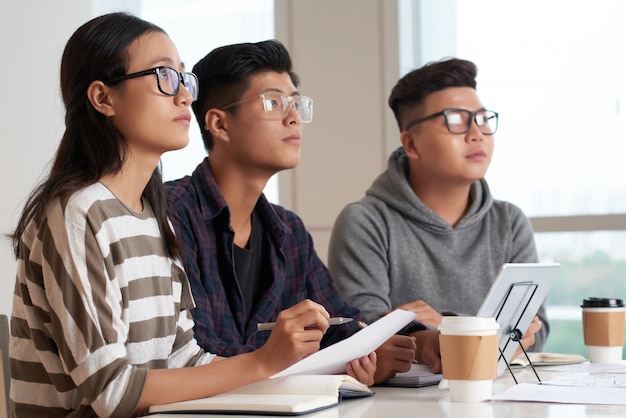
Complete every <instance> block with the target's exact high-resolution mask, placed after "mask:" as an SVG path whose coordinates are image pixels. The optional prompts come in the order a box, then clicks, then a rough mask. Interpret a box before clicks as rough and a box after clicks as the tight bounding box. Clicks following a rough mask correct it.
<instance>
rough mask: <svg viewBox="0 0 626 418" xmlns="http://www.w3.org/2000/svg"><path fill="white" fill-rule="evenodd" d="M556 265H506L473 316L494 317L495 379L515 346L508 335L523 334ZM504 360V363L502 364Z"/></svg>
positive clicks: (538, 306)
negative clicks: (497, 350)
mask: <svg viewBox="0 0 626 418" xmlns="http://www.w3.org/2000/svg"><path fill="white" fill-rule="evenodd" d="M560 266H561V265H560V264H559V263H506V264H504V265H503V266H502V268H501V269H500V272H499V273H498V276H497V277H496V280H495V281H494V282H493V284H492V285H491V289H490V290H489V292H488V293H487V296H486V297H485V300H484V302H483V304H482V306H481V307H480V309H479V310H478V314H477V315H476V316H481V317H494V318H496V321H497V322H498V324H499V325H500V329H499V330H498V334H499V335H500V337H499V344H500V350H501V351H502V353H503V354H504V357H502V356H501V357H500V360H499V362H498V375H500V374H502V373H503V372H504V371H505V370H506V368H507V367H506V362H510V361H511V359H512V358H513V355H514V354H515V350H516V349H517V348H518V347H519V344H518V343H517V342H515V341H513V340H511V339H510V333H511V331H513V330H515V329H518V330H519V331H520V332H521V334H522V335H524V333H526V331H527V330H528V327H529V326H530V323H531V322H532V320H533V318H534V317H535V315H536V314H537V311H538V310H539V308H540V307H541V304H542V303H543V301H544V300H545V298H546V295H547V294H548V290H549V289H550V287H551V286H552V282H553V281H554V278H555V276H556V274H557V272H558V269H559V268H560ZM505 359H506V360H505Z"/></svg>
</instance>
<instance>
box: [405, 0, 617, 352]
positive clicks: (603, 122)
mask: <svg viewBox="0 0 626 418" xmlns="http://www.w3.org/2000/svg"><path fill="white" fill-rule="evenodd" d="M400 5H401V16H403V20H404V21H403V23H405V25H403V27H404V28H403V29H401V40H402V43H403V44H402V51H403V61H402V63H401V64H402V65H401V68H402V71H403V72H406V71H408V70H410V69H412V68H415V67H418V66H421V65H423V64H424V63H426V62H429V61H433V60H439V59H441V58H443V57H446V56H457V57H460V58H466V59H469V60H471V61H473V62H475V63H476V64H477V65H478V68H479V75H478V93H479V95H480V97H481V99H482V101H483V103H484V104H485V106H486V107H488V108H490V109H493V110H496V111H498V112H499V113H500V126H499V128H498V134H497V135H496V151H495V155H494V159H493V162H492V164H491V167H490V169H489V172H488V174H487V180H488V182H489V185H490V187H491V190H492V192H493V194H494V196H495V197H496V198H497V199H503V200H508V201H510V202H513V203H515V204H516V205H518V206H520V207H521V208H522V209H523V210H524V211H525V212H526V214H527V215H528V216H529V217H530V218H531V221H532V222H533V225H534V226H535V230H536V231H537V234H536V239H537V246H538V250H539V255H540V259H541V260H542V261H557V262H560V263H561V264H562V266H563V267H562V268H561V272H560V277H559V278H558V280H557V282H556V283H555V285H554V286H553V288H552V289H551V292H550V294H549V296H548V303H549V312H548V313H549V316H550V318H551V323H552V334H551V337H550V339H549V340H548V344H547V345H546V347H545V350H546V351H559V352H579V353H581V354H586V350H585V348H584V346H583V343H582V332H581V324H580V308H579V305H580V302H581V301H582V298H583V297H587V296H610V297H618V298H626V281H625V280H624V278H625V277H626V275H625V274H626V271H625V268H626V232H625V230H626V221H625V219H626V184H625V183H624V182H623V181H622V178H623V175H622V167H623V162H622V159H623V155H624V154H626V134H625V132H626V130H625V128H626V72H625V71H626V66H625V64H626V29H624V28H626V3H623V2H622V1H619V0H597V1H593V2H588V1H571V0H552V1H548V2H546V1H541V0H529V1H525V2H503V1H497V0H473V1H471V2H467V1H456V0H440V1H437V2H425V1H422V2H416V1H401V3H400ZM407 16H408V17H407Z"/></svg>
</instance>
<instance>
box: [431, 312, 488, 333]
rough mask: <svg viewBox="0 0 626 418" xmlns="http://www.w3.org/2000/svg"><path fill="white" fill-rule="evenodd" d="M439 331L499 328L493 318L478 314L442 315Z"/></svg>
mask: <svg viewBox="0 0 626 418" xmlns="http://www.w3.org/2000/svg"><path fill="white" fill-rule="evenodd" d="M438 328H439V331H441V333H442V334H452V335H454V334H456V333H461V334H464V333H467V332H481V331H487V332H489V331H494V330H497V329H499V328H500V325H499V324H498V323H497V322H496V319H495V318H492V317H490V318H482V317H478V316H444V317H443V318H441V324H440V325H439V327H438Z"/></svg>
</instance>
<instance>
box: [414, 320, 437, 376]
mask: <svg viewBox="0 0 626 418" xmlns="http://www.w3.org/2000/svg"><path fill="white" fill-rule="evenodd" d="M411 335H412V336H413V337H415V340H416V342H417V350H416V352H415V360H417V362H418V363H423V364H428V365H429V366H430V368H431V369H432V371H433V373H441V352H440V351H439V331H437V330H430V329H427V330H424V331H417V332H414V333H413V334H411Z"/></svg>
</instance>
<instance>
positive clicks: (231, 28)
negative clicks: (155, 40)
mask: <svg viewBox="0 0 626 418" xmlns="http://www.w3.org/2000/svg"><path fill="white" fill-rule="evenodd" d="M92 1H93V7H94V14H95V15H100V14H103V13H108V12H113V11H129V12H131V13H133V14H135V15H137V16H139V17H141V18H142V19H146V20H148V21H150V22H153V23H155V24H157V25H159V26H160V27H161V28H163V29H164V30H165V31H166V32H167V34H168V35H169V36H170V38H172V40H173V41H174V43H175V44H176V46H177V47H178V52H179V54H180V56H181V58H182V59H183V61H184V62H185V64H186V66H187V68H188V69H191V67H193V65H194V64H195V63H196V62H198V61H199V60H200V59H201V58H202V57H204V56H205V55H206V54H208V53H209V52H210V51H211V50H212V49H214V48H217V47H219V46H222V45H228V44H234V43H239V42H258V41H263V40H266V39H271V38H273V37H274V1H273V0H176V1H171V0H115V1H107V2H104V1H98V0H92ZM189 139H190V140H189V145H188V146H187V147H186V148H184V149H182V150H179V151H172V152H169V153H166V154H164V155H163V158H162V163H163V165H162V167H163V178H164V179H165V180H172V179H177V178H180V177H182V176H184V175H187V174H191V172H192V171H193V169H194V168H195V167H196V166H197V165H198V164H199V163H200V162H201V161H202V160H203V159H204V158H205V157H206V151H205V150H204V146H203V144H202V138H201V136H200V128H199V126H198V125H197V124H196V122H195V121H192V124H191V128H190V129H189ZM265 194H266V196H267V198H268V199H269V200H270V201H272V202H277V201H278V180H277V177H276V176H274V177H272V178H271V179H270V181H269V182H268V185H267V187H266V189H265Z"/></svg>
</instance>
